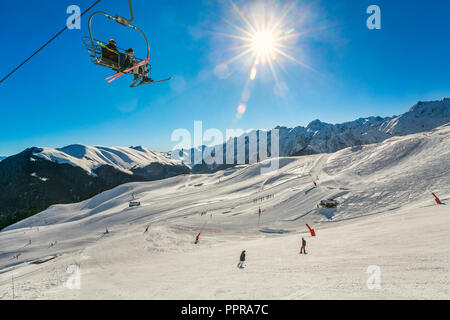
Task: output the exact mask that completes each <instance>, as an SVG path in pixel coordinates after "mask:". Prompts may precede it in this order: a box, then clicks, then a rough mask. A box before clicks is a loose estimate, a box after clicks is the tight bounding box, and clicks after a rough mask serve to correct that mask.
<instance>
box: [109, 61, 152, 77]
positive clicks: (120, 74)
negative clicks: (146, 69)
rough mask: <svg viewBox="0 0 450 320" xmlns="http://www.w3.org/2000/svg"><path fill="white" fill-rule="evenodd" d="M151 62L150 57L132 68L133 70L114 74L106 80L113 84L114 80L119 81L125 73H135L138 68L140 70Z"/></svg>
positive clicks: (129, 69)
mask: <svg viewBox="0 0 450 320" xmlns="http://www.w3.org/2000/svg"><path fill="white" fill-rule="evenodd" d="M149 61H150V57H148V58H147V59H145V60H142V61H141V62H139V63H137V64H135V65H134V66H132V67H131V68H128V69H126V70H124V71H122V72H118V73H116V74H113V75H112V76H110V77H107V78H105V80H108V79H109V80H108V83H111V82H113V81H114V80H117V79H119V78H120V77H121V76H123V75H124V74H125V73H128V72H130V71H133V70H134V69H136V68H139V67H141V66H143V65H146V64H147V63H148V62H149Z"/></svg>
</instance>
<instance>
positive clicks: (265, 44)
mask: <svg viewBox="0 0 450 320" xmlns="http://www.w3.org/2000/svg"><path fill="white" fill-rule="evenodd" d="M251 44H252V50H253V54H254V55H255V56H256V58H257V59H258V60H261V61H262V62H264V61H266V60H268V59H270V58H273V57H274V56H275V53H276V51H275V49H276V38H275V36H274V35H273V33H272V32H271V31H269V30H265V31H258V32H256V33H255V34H254V35H253V37H252V40H251Z"/></svg>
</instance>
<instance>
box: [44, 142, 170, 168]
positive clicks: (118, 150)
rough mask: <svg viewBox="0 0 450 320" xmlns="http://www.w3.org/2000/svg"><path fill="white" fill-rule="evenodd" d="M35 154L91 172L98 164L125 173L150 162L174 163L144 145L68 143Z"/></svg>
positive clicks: (166, 156) (165, 155)
mask: <svg viewBox="0 0 450 320" xmlns="http://www.w3.org/2000/svg"><path fill="white" fill-rule="evenodd" d="M38 151H40V152H37V153H35V156H37V157H39V158H41V159H44V160H48V161H53V162H56V163H59V164H70V165H72V166H75V167H80V168H82V169H83V170H85V171H87V172H89V173H92V171H93V170H95V169H97V168H98V167H100V166H104V165H108V166H112V167H114V168H116V169H118V170H122V171H124V172H126V173H129V174H132V172H131V171H130V170H131V169H135V168H139V167H145V166H148V165H149V164H151V163H161V164H175V162H174V161H173V160H172V159H170V157H169V156H168V155H167V154H165V153H160V152H155V151H151V150H148V149H146V148H144V147H130V148H122V147H99V146H98V147H90V146H84V145H70V146H67V147H64V148H59V149H53V148H39V149H38Z"/></svg>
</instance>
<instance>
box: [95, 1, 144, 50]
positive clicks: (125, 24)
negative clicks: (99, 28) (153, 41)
mask: <svg viewBox="0 0 450 320" xmlns="http://www.w3.org/2000/svg"><path fill="white" fill-rule="evenodd" d="M128 1H129V4H130V12H131V19H130V20H127V19H125V18H122V17H120V16H119V15H116V16H115V17H113V16H112V15H110V14H108V13H106V12H103V11H97V12H94V13H93V14H92V15H91V16H90V17H89V23H88V28H89V37H90V38H91V43H92V46H93V47H94V46H95V43H94V37H93V36H92V27H91V26H92V19H93V18H94V16H96V15H98V14H102V15H104V16H106V17H107V18H109V19H112V20H114V21H116V22H117V23H120V24H121V25H123V26H127V27H130V28H132V29H134V30H137V31H139V32H140V33H141V34H142V36H143V37H144V39H145V42H146V44H147V58H149V57H150V44H149V43H148V39H147V36H146V35H145V33H144V32H143V31H142V30H141V29H139V28H138V27H136V26H134V25H132V24H130V22H132V21H133V20H134V15H133V9H132V6H131V0H128ZM124 21H126V23H123V22H124Z"/></svg>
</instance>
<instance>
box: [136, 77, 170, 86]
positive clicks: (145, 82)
mask: <svg viewBox="0 0 450 320" xmlns="http://www.w3.org/2000/svg"><path fill="white" fill-rule="evenodd" d="M171 79H172V78H167V79H162V80H154V81H141V82H140V83H139V84H138V85H134V84H132V85H131V86H130V88H137V87H139V86H142V85H144V84H150V83H157V82H164V81H169V80H171Z"/></svg>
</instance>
